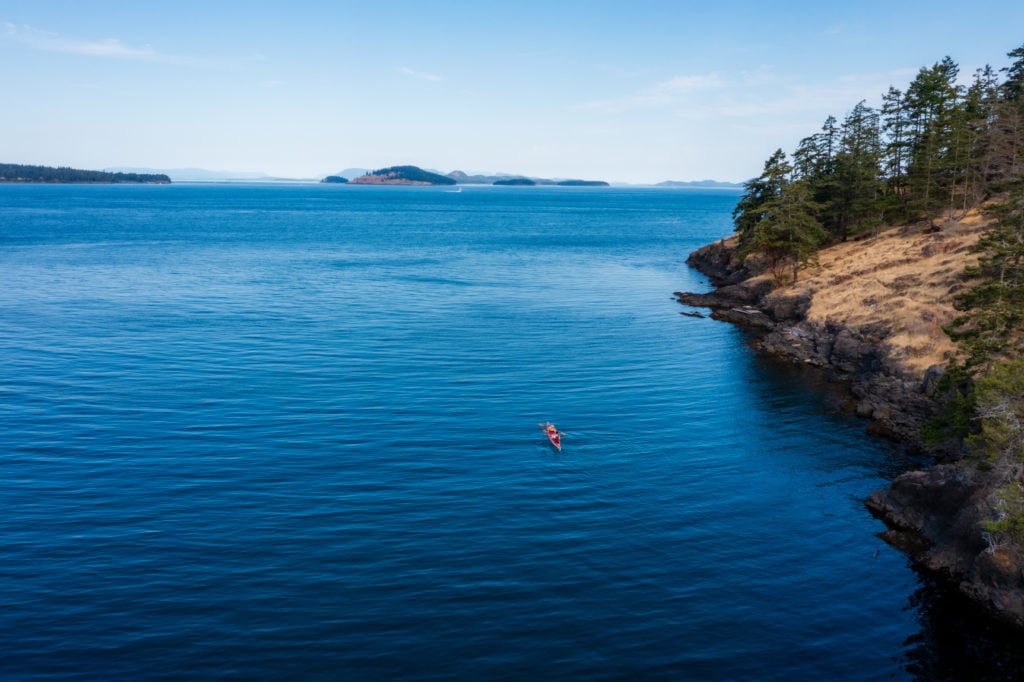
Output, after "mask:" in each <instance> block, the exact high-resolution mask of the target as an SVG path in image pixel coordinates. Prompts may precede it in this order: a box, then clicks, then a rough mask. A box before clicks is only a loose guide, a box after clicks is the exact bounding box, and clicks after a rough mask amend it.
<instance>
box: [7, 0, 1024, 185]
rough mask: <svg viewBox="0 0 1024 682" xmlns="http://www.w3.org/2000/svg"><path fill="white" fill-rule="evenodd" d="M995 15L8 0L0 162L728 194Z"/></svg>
mask: <svg viewBox="0 0 1024 682" xmlns="http://www.w3.org/2000/svg"><path fill="white" fill-rule="evenodd" d="M992 4H993V5H994V6H987V7H986V8H985V11H984V12H981V11H973V12H963V11H960V10H958V9H956V8H959V7H960V5H954V4H953V3H949V2H927V3H926V2H923V1H913V2H907V3H898V4H892V3H882V2H866V3H851V4H849V5H844V6H836V7H828V8H827V10H826V9H823V8H822V7H821V6H820V5H819V4H817V3H810V2H795V3H789V4H787V5H786V6H784V7H779V6H771V7H769V6H765V5H762V4H761V3H755V2H750V1H745V2H726V3H719V4H716V5H714V6H711V5H689V6H687V5H683V4H679V5H675V4H672V5H666V4H664V3H657V2H639V3H631V4H630V5H629V6H628V7H626V6H624V5H617V4H606V3H594V2H580V1H574V2H564V3H540V2H535V1H534V0H526V1H524V2H519V3H516V4H514V5H501V6H495V5H481V4H480V3H468V2H445V3H435V4H432V5H429V6H428V5H422V4H419V3H412V2H405V1H402V0H396V1H394V2H390V3H387V4H386V5H367V4H365V3H358V4H355V3H353V4H349V3H322V2H298V3H290V4H288V5H284V6H282V5H278V4H263V3H254V4H251V5H247V6H246V7H245V9H244V11H239V10H237V9H234V10H232V9H230V8H228V7H223V6H220V5H217V4H211V3H198V2H191V1H186V2H182V3H175V4H174V5H170V6H152V5H144V4H143V5H138V4H136V5H122V4H115V3H111V2H97V3H90V4H88V5H82V6H77V5H72V6H67V5H64V4H63V3H56V2H48V1H46V0H43V1H41V2H33V3H18V4H15V5H13V6H8V7H5V8H2V9H0V57H2V58H3V59H4V60H5V61H6V63H8V64H17V65H18V66H17V68H9V69H6V70H4V72H3V73H0V87H2V88H3V91H4V92H5V94H6V95H7V99H8V101H9V102H11V103H17V106H8V107H5V108H4V111H3V113H0V149H3V154H4V156H5V157H6V158H4V159H0V160H2V161H4V162H10V163H26V164H38V165H50V166H72V167H77V168H96V169H98V168H112V167H151V168H203V169H227V170H230V171H233V172H243V173H265V174H267V175H268V176H274V177H282V178H315V177H323V176H325V175H328V174H332V173H336V172H338V171H339V170H340V169H343V168H346V167H366V168H381V167H385V166H391V165H405V164H411V165H417V166H420V167H423V168H435V169H446V172H447V171H450V170H456V169H458V170H463V171H465V172H467V173H473V172H493V173H499V172H502V173H514V174H523V175H528V176H531V177H559V178H585V179H600V180H606V181H608V182H615V183H634V184H655V183H658V182H662V181H666V180H675V181H700V180H703V179H707V178H711V179H715V180H719V181H723V182H742V181H743V180H745V179H747V178H750V177H752V176H755V175H757V173H758V172H759V171H760V169H761V166H762V164H763V161H764V159H766V158H767V157H768V156H769V155H770V154H771V152H772V151H773V150H774V149H776V148H777V147H782V148H783V149H784V150H786V151H790V150H792V148H793V147H795V145H796V143H797V142H798V141H799V139H800V138H802V137H804V136H806V135H809V134H812V133H814V132H816V131H817V130H818V129H819V128H820V126H821V123H822V122H823V121H824V119H825V118H826V117H827V116H828V115H835V116H836V117H839V118H842V117H843V116H844V115H845V113H846V112H847V111H848V110H849V109H850V108H852V107H853V106H854V105H855V104H856V103H857V102H858V101H860V100H861V99H866V100H867V101H868V103H869V104H877V103H878V101H879V98H880V96H881V95H882V93H884V92H885V91H886V90H887V89H888V87H889V86H890V85H893V86H895V87H898V88H905V87H906V85H907V84H908V83H909V82H910V80H911V79H912V78H913V76H914V74H915V73H916V72H917V70H918V69H919V68H921V67H922V66H928V65H931V64H933V63H935V62H937V61H939V60H941V59H942V58H943V56H945V55H947V54H949V55H950V56H952V57H953V59H954V60H956V61H957V62H958V63H959V64H960V78H961V81H963V82H968V81H969V80H970V78H971V76H972V74H973V73H974V70H975V69H977V68H979V67H981V66H983V65H985V64H986V63H989V64H992V65H993V66H995V67H996V68H1000V67H1002V66H1005V65H1006V63H1007V59H1006V53H1007V52H1008V51H1010V50H1013V49H1015V48H1017V47H1019V46H1020V45H1021V40H1022V37H1024V36H1022V34H1021V32H1020V30H1019V27H1020V26H1022V25H1024V6H1021V5H1019V3H1011V2H1006V1H999V2H995V3H992ZM965 36H970V37H972V38H973V39H970V40H965V39H964V37H965ZM982 37H983V38H984V39H983V40H982V39H980V38H982ZM478 169H494V170H493V171H486V170H484V171H480V170H478Z"/></svg>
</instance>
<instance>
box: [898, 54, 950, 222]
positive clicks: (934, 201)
mask: <svg viewBox="0 0 1024 682" xmlns="http://www.w3.org/2000/svg"><path fill="white" fill-rule="evenodd" d="M959 70H960V69H959V67H958V66H957V64H956V62H954V61H953V60H952V59H951V58H950V57H945V58H944V59H943V60H942V61H941V62H938V63H936V64H934V65H933V66H932V67H931V68H928V69H921V70H920V71H919V72H918V74H917V77H916V78H915V79H914V81H913V82H912V83H911V84H910V86H909V87H908V88H907V97H906V104H907V108H908V120H909V122H910V124H911V130H910V133H911V137H910V140H909V142H910V164H909V166H908V168H907V183H908V187H909V189H910V198H909V205H910V208H911V211H912V213H913V214H916V215H919V216H922V217H927V218H929V219H934V216H935V213H936V211H937V210H938V208H939V207H941V206H942V205H943V204H944V203H945V201H944V199H945V198H946V197H948V189H949V185H950V182H949V178H948V171H949V168H950V165H949V154H948V152H949V150H950V148H951V146H952V145H953V142H952V141H951V140H952V138H953V133H954V127H953V122H954V111H953V110H954V107H955V106H956V103H957V99H958V97H959V95H960V91H959V89H958V87H957V85H956V78H957V75H958V73H959Z"/></svg>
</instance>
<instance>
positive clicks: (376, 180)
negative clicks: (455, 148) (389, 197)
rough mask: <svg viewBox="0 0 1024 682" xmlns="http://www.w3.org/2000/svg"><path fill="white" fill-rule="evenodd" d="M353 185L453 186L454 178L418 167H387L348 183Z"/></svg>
mask: <svg viewBox="0 0 1024 682" xmlns="http://www.w3.org/2000/svg"><path fill="white" fill-rule="evenodd" d="M349 182H350V184H353V185H454V184H455V180H454V178H450V177H448V176H447V175H441V174H440V173H431V172H430V171H425V170H423V169H422V168H420V167H418V166H389V167H388V168H381V169H379V170H375V171H371V172H369V173H367V174H366V175H363V176H361V177H358V178H355V179H354V180H350V181H349Z"/></svg>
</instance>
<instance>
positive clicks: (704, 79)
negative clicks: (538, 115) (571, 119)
mask: <svg viewBox="0 0 1024 682" xmlns="http://www.w3.org/2000/svg"><path fill="white" fill-rule="evenodd" d="M724 86H725V82H724V81H723V80H722V79H721V78H720V77H719V76H718V74H716V73H709V74H700V75H691V76H674V77H673V78H670V79H668V80H665V81H661V82H659V83H655V84H654V85H652V86H650V87H647V88H643V89H641V90H637V91H636V92H632V93H630V94H628V95H624V96H622V97H616V98H613V99H606V100H597V101H593V102H588V103H586V104H584V105H582V106H581V107H580V108H581V109H589V110H593V111H603V112H606V113H615V114H619V113H624V112H627V111H634V110H637V109H651V108H658V107H665V106H672V105H677V104H680V103H682V102H683V101H685V99H686V98H687V96H689V95H691V94H692V93H694V92H698V91H700V90H711V89H716V88H721V87H724Z"/></svg>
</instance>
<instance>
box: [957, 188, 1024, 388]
mask: <svg viewBox="0 0 1024 682" xmlns="http://www.w3.org/2000/svg"><path fill="white" fill-rule="evenodd" d="M992 212H993V213H994V214H995V215H996V217H997V222H996V224H995V225H994V226H993V227H992V228H991V229H989V230H988V231H986V232H985V233H984V234H983V235H982V236H981V238H980V239H979V240H978V244H977V246H976V247H975V249H974V250H975V251H976V252H978V253H980V254H981V257H980V259H979V261H978V265H977V266H975V267H971V268H967V269H965V271H964V274H965V275H966V276H967V277H969V278H973V279H976V280H978V283H977V284H975V285H974V286H972V287H971V288H969V289H968V290H966V291H964V292H963V293H960V294H958V295H957V296H956V297H955V298H954V307H955V308H956V309H957V310H958V311H960V312H961V313H962V314H961V315H959V316H957V317H956V318H955V319H954V320H953V321H952V323H950V325H948V326H947V328H946V332H947V333H948V334H949V336H950V337H951V338H952V339H954V340H955V341H958V342H959V343H960V344H961V347H962V348H964V349H965V350H966V353H967V358H966V365H967V367H968V368H973V367H984V366H986V365H987V364H988V363H990V362H991V361H992V359H993V358H995V357H996V356H997V355H999V354H1003V355H1005V354H1006V352H1007V351H1012V350H1013V349H1012V348H1010V347H1008V346H1007V341H1008V340H1009V339H1011V338H1013V337H1014V336H1015V335H1016V334H1019V333H1020V332H1021V331H1024V189H1017V190H1016V191H1014V192H1013V193H1011V194H1010V196H1009V198H1008V199H1007V201H1006V202H1005V203H1001V204H999V205H998V206H996V207H995V208H993V209H992Z"/></svg>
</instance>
